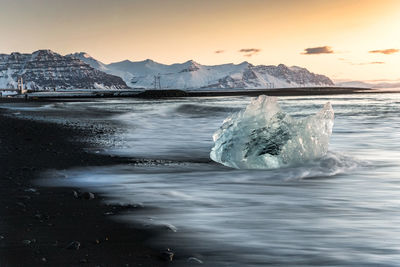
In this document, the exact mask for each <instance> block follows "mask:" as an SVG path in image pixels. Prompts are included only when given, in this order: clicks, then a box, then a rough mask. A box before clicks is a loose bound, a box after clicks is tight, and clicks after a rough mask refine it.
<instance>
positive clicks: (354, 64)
mask: <svg viewBox="0 0 400 267" xmlns="http://www.w3.org/2000/svg"><path fill="white" fill-rule="evenodd" d="M338 60H340V61H343V62H344V63H347V64H350V65H353V66H364V65H381V64H386V62H383V61H371V62H360V63H355V62H351V61H350V60H347V59H345V58H338Z"/></svg>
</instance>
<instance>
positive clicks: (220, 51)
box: [214, 50, 225, 54]
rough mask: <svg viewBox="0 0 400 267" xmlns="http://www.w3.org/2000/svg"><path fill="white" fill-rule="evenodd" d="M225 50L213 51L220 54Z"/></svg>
mask: <svg viewBox="0 0 400 267" xmlns="http://www.w3.org/2000/svg"><path fill="white" fill-rule="evenodd" d="M224 52H225V50H217V51H215V52H214V53H215V54H222V53H224Z"/></svg>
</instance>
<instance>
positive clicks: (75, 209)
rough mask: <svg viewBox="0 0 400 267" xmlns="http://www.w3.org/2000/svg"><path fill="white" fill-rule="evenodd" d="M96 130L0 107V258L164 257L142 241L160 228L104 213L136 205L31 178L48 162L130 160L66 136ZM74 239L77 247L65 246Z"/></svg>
mask: <svg viewBox="0 0 400 267" xmlns="http://www.w3.org/2000/svg"><path fill="white" fill-rule="evenodd" d="M94 134H95V133H93V132H92V131H90V129H88V130H85V129H81V128H75V127H62V126H60V125H57V124H52V123H45V122H38V121H31V120H25V119H17V118H12V117H7V116H4V114H3V111H1V110H0V266H2V267H4V266H81V265H83V266H163V265H166V264H167V263H166V262H165V260H163V259H162V256H161V255H162V253H160V251H158V250H153V249H151V248H150V247H149V245H148V243H147V241H148V240H149V239H150V238H151V237H152V236H154V235H156V234H157V232H155V231H151V230H143V229H140V230H139V229H137V228H135V227H134V226H129V225H125V224H123V223H119V222H115V221H113V220H110V219H109V218H107V216H108V215H106V214H107V213H109V212H112V213H114V214H115V213H118V212H119V211H123V210H126V209H128V208H129V209H133V208H130V207H118V206H109V205H106V204H103V202H102V201H101V200H102V197H101V196H99V195H97V194H96V195H95V198H94V199H92V200H86V199H84V198H76V197H75V196H74V193H73V191H72V189H71V188H46V187H38V186H36V185H35V183H34V180H35V179H36V178H38V177H39V174H40V173H41V172H43V171H45V170H47V169H56V170H63V169H68V168H71V167H77V166H106V165H111V164H117V163H125V162H127V161H129V160H128V159H124V158H117V157H111V156H105V155H96V154H91V153H88V152H85V150H83V149H82V148H83V147H87V146H90V144H87V143H86V144H82V143H81V142H78V141H72V142H71V141H70V140H87V137H88V136H93V135H94ZM77 190H78V189H77ZM132 212H134V210H133V211H132ZM74 241H77V242H79V244H80V247H79V249H76V246H75V247H74V245H72V246H70V248H68V246H69V245H70V244H71V242H74ZM76 244H77V243H75V245H76Z"/></svg>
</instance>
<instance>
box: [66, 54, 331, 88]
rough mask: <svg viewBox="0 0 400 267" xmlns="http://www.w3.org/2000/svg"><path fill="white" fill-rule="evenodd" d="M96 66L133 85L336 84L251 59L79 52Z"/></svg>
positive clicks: (296, 85) (247, 86) (245, 85)
mask: <svg viewBox="0 0 400 267" xmlns="http://www.w3.org/2000/svg"><path fill="white" fill-rule="evenodd" d="M72 56H74V57H77V58H79V59H80V60H82V61H84V62H85V63H87V64H89V65H90V66H92V67H93V68H96V69H99V70H102V71H104V72H106V73H109V74H113V75H116V76H119V77H121V78H122V79H123V80H124V81H125V82H126V83H127V85H128V86H130V87H131V88H145V89H149V88H154V76H158V75H159V76H160V82H161V87H162V88H163V89H201V88H226V89H230V88H243V89H257V88H259V89H261V88H263V89H265V88H272V87H273V88H282V87H302V86H332V85H334V83H333V82H332V81H331V80H330V79H329V78H328V77H326V76H323V75H318V74H314V73H311V72H309V71H308V70H307V69H305V68H301V67H296V66H293V67H287V66H285V65H283V64H280V65H278V66H272V65H270V66H264V65H259V66H254V65H252V64H250V63H248V62H243V63H241V64H223V65H215V66H206V65H201V64H199V63H197V62H195V61H193V60H189V61H187V62H184V63H178V64H172V65H165V64H161V63H157V62H155V61H153V60H150V59H147V60H144V61H138V62H132V61H129V60H125V61H121V62H117V63H112V64H108V65H106V64H103V63H101V62H99V61H97V60H96V59H94V58H92V57H90V56H89V55H87V54H85V53H75V54H73V55H72Z"/></svg>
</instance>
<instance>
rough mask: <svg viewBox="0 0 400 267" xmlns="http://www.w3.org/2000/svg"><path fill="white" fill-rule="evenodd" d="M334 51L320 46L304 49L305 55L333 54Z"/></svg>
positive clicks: (328, 47)
mask: <svg viewBox="0 0 400 267" xmlns="http://www.w3.org/2000/svg"><path fill="white" fill-rule="evenodd" d="M332 53H333V50H332V48H331V47H330V46H318V47H310V48H306V49H304V52H303V53H302V54H303V55H318V54H332Z"/></svg>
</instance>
